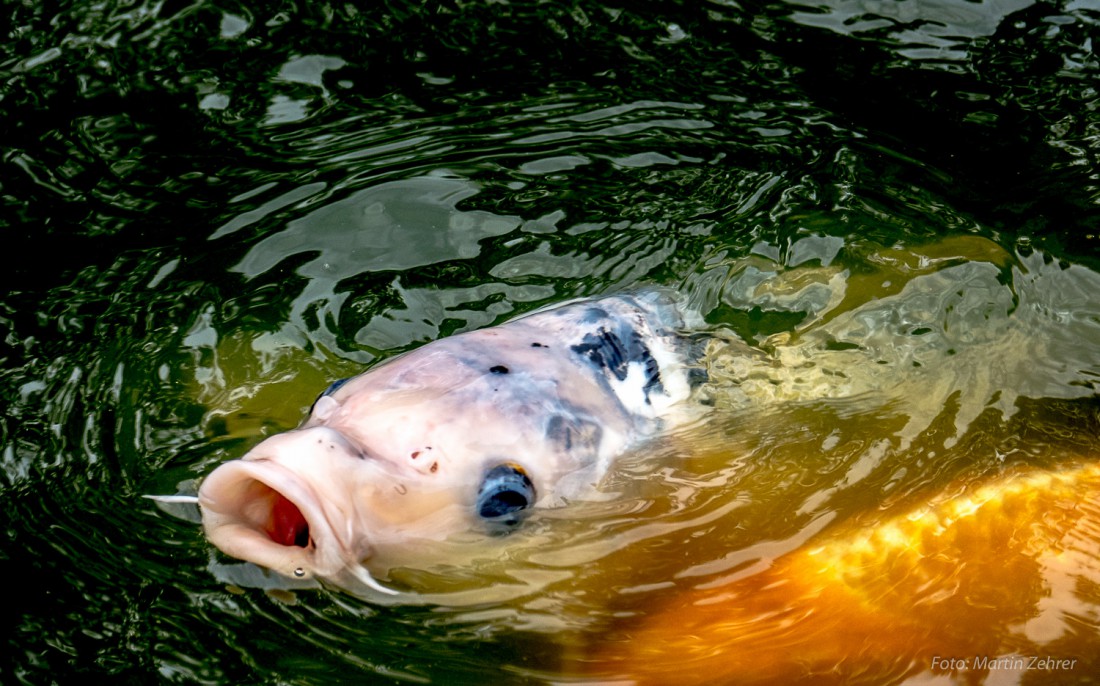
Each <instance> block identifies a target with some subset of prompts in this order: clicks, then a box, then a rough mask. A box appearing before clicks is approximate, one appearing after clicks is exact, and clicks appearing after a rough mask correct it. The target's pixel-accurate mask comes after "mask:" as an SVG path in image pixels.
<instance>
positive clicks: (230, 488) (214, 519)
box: [199, 457, 350, 578]
mask: <svg viewBox="0 0 1100 686" xmlns="http://www.w3.org/2000/svg"><path fill="white" fill-rule="evenodd" d="M254 483H259V484H262V485H263V486H264V487H266V488H268V489H270V490H271V491H274V492H276V493H278V494H280V495H282V496H283V497H284V498H286V499H287V500H288V501H290V503H291V504H293V505H294V506H295V507H297V508H298V511H299V512H300V513H301V515H302V517H303V518H304V519H305V521H306V524H307V526H308V527H309V545H308V546H306V547H305V548H302V547H300V546H284V545H282V544H280V543H277V542H275V541H273V540H270V538H269V537H268V536H267V534H266V532H264V531H263V523H262V520H263V519H265V518H266V517H268V516H270V510H267V509H266V508H265V507H264V506H262V505H261V506H257V505H256V503H255V498H251V499H250V498H249V497H248V495H247V494H246V491H247V490H248V489H249V488H251V487H252V484H254ZM199 507H200V508H201V510H202V512H203V519H204V524H205V525H206V528H207V533H208V536H209V537H210V538H211V540H212V541H213V542H214V543H215V545H217V546H218V547H219V548H222V549H223V550H225V547H224V546H223V545H220V544H219V538H218V537H217V536H216V529H217V528H218V527H220V526H226V525H229V526H234V527H237V531H238V532H239V531H240V527H243V528H245V529H248V530H251V531H252V532H254V533H255V534H258V535H259V536H263V537H267V539H268V540H267V543H268V544H269V546H268V547H270V551H268V552H271V553H272V556H274V551H275V549H276V548H283V549H286V550H285V552H287V553H288V556H289V557H294V558H296V559H299V560H301V561H302V562H308V566H309V567H311V569H304V568H301V567H295V568H294V569H293V570H289V571H288V570H286V569H279V568H277V567H275V566H274V565H271V564H262V563H261V565H262V566H268V567H272V568H273V569H276V571H279V572H281V573H283V574H285V575H287V576H295V577H298V578H302V576H303V575H304V574H309V573H311V572H312V574H313V575H317V576H327V575H329V574H331V573H333V572H335V571H336V569H338V567H339V566H342V561H343V560H344V559H347V558H348V553H349V543H350V542H349V541H344V540H342V538H341V536H340V535H339V533H338V532H337V530H336V528H335V527H333V526H332V523H331V522H330V521H329V519H328V517H327V516H326V514H325V511H324V508H323V506H322V504H321V501H320V499H319V498H318V497H317V495H316V493H315V492H314V490H313V488H312V487H311V486H310V485H309V483H308V481H307V480H306V479H303V478H302V477H301V476H299V475H298V474H296V473H295V472H294V471H293V470H291V469H288V468H286V467H285V466H283V465H280V464H279V463H278V462H276V461H274V460H272V459H271V458H266V457H260V458H254V459H246V460H234V461H232V462H226V463H225V464H222V465H221V466H219V467H218V468H217V469H215V470H214V471H213V472H211V473H210V474H209V475H208V476H207V477H206V479H205V480H204V481H203V483H202V486H201V487H200V488H199ZM254 538H255V537H254ZM226 552H228V553H229V554H230V555H234V553H233V552H232V551H231V550H227V551H226ZM291 553H296V554H293V555H291ZM234 556H235V557H236V556H237V555H234ZM244 559H248V558H247V557H245V558H244ZM299 569H301V570H302V573H299V571H298V570H299Z"/></svg>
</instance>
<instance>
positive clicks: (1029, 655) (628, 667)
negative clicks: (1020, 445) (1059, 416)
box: [580, 456, 1100, 684]
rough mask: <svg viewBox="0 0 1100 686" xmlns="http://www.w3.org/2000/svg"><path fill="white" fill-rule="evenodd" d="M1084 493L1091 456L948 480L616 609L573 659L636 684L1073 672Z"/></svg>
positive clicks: (1094, 522)
mask: <svg viewBox="0 0 1100 686" xmlns="http://www.w3.org/2000/svg"><path fill="white" fill-rule="evenodd" d="M1092 457H1093V458H1095V457H1096V456H1092ZM1098 498H1100V466H1098V465H1096V464H1088V465H1086V466H1074V467H1069V468H1065V469H1062V470H1058V471H1044V470H1022V471H1017V472H1015V473H1013V474H1011V475H1008V476H1004V477H1002V478H1000V479H998V480H996V481H994V482H991V483H987V484H985V485H980V486H976V487H963V488H961V489H957V490H956V491H955V492H951V491H950V490H948V491H947V492H945V493H944V494H943V495H941V496H940V497H938V498H936V499H934V500H933V501H932V502H931V503H930V504H928V505H926V506H922V507H918V508H916V509H913V510H910V511H908V512H905V513H903V514H900V515H895V516H890V517H886V518H884V519H882V521H880V522H877V523H872V524H863V525H845V526H843V527H840V528H838V529H837V530H834V532H833V533H832V535H830V536H828V537H827V538H826V539H825V540H824V541H823V542H821V543H820V544H819V545H809V546H805V547H803V548H800V549H799V550H797V551H795V552H793V553H790V554H789V555H787V556H785V557H782V558H780V559H779V560H777V561H776V562H775V563H774V564H773V565H772V566H771V567H770V568H769V569H767V570H765V571H763V572H760V573H757V574H754V575H752V576H748V577H746V578H740V579H737V580H735V581H733V582H730V583H721V582H719V583H715V582H714V581H713V580H712V581H711V583H707V582H706V581H704V582H703V583H700V584H698V585H696V586H695V587H693V588H691V589H690V590H687V591H685V592H683V593H680V594H678V595H673V596H672V597H671V598H669V599H668V600H667V601H666V602H664V603H663V604H658V605H657V606H656V607H654V608H651V609H648V610H646V611H645V612H644V613H643V616H642V617H641V618H639V617H626V618H624V619H622V620H620V621H618V622H617V623H616V624H615V625H614V627H613V628H612V629H611V631H609V632H608V633H606V634H604V639H603V640H601V641H599V642H598V644H597V645H595V647H594V648H592V649H591V650H590V652H589V654H588V655H586V656H585V657H584V659H583V661H582V662H581V663H580V665H581V667H580V669H581V671H583V672H585V673H586V674H587V675H589V676H595V677H598V678H603V679H609V680H610V679H627V680H629V681H631V682H634V683H639V684H667V683H676V684H714V683H790V682H800V681H801V682H809V683H875V684H883V683H897V682H900V681H903V680H905V679H906V678H912V677H918V679H917V680H918V681H923V680H927V679H933V677H940V678H939V679H933V680H934V681H941V680H947V681H948V682H961V683H984V682H986V681H987V680H989V679H991V675H993V674H994V673H996V676H997V678H996V679H995V680H991V681H989V683H1005V677H1011V678H1009V679H1008V681H1009V682H1011V683H1018V680H1019V679H1020V678H1027V677H1032V676H1034V677H1035V678H1037V679H1039V680H1040V681H1044V680H1045V679H1044V677H1047V678H1049V679H1051V680H1053V681H1064V680H1066V679H1068V680H1069V681H1076V678H1077V677H1080V678H1083V677H1084V676H1086V675H1087V674H1088V673H1089V671H1090V667H1089V664H1088V661H1089V660H1090V658H1091V652H1092V651H1091V649H1090V648H1089V643H1088V641H1087V640H1081V639H1082V638H1084V639H1088V638H1091V639H1092V640H1093V641H1094V640H1095V635H1096V632H1097V627H1098V621H1100V620H1098V612H1100V592H1098V589H1100V503H1098ZM1075 644H1077V646H1078V649H1077V650H1075V647H1074V646H1075ZM1082 647H1083V648H1084V650H1085V651H1088V652H1083V651H1082V650H1080V648H1082ZM1093 667H1095V665H1093ZM1075 672H1076V674H1075Z"/></svg>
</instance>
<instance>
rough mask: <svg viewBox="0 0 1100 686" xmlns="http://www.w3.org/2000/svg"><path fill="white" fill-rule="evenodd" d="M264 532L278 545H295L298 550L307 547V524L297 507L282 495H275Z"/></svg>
mask: <svg viewBox="0 0 1100 686" xmlns="http://www.w3.org/2000/svg"><path fill="white" fill-rule="evenodd" d="M266 531H267V535H268V536H270V537H271V540H272V541H275V542H276V543H278V544H280V545H296V546H298V547H299V548H305V547H306V546H308V545H309V523H308V522H306V518H305V517H303V516H302V511H301V510H299V509H298V506H297V505H295V504H294V503H292V502H290V501H289V500H287V499H286V497H285V496H283V494H282V493H277V494H275V503H274V505H273V506H272V507H271V520H270V522H268V525H267V527H266Z"/></svg>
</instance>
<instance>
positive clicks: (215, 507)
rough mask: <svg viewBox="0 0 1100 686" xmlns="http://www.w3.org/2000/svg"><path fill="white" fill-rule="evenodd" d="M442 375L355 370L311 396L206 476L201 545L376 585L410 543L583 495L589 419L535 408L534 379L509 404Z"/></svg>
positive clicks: (338, 580) (476, 383) (497, 523)
mask: <svg viewBox="0 0 1100 686" xmlns="http://www.w3.org/2000/svg"><path fill="white" fill-rule="evenodd" d="M379 371H381V370H379ZM452 376H454V377H456V378H459V380H458V381H456V382H454V383H449V384H447V385H446V386H445V390H443V391H441V390H440V388H441V384H440V383H439V382H438V380H436V379H433V380H431V382H430V383H424V380H423V379H420V378H417V377H415V376H414V377H413V378H412V380H410V378H405V379H402V380H394V379H389V378H386V375H385V374H375V375H364V376H363V377H359V378H356V379H352V380H351V381H350V382H349V383H348V384H346V385H345V386H344V387H343V388H341V389H340V391H339V392H338V393H334V394H331V395H325V396H322V397H321V398H319V399H318V401H317V403H316V404H315V406H314V408H313V411H312V413H311V416H310V418H309V420H308V421H307V422H306V423H305V424H304V425H303V427H302V428H300V429H296V430H293V431H288V432H286V433H282V434H278V435H275V436H272V437H270V438H267V439H265V440H264V441H262V442H261V443H259V444H258V445H256V446H255V447H254V448H253V449H252V450H251V451H249V453H248V454H246V455H245V456H244V457H243V458H241V459H239V460H233V461H230V462H227V463H225V464H223V465H221V466H219V467H218V468H217V469H215V470H214V471H213V472H212V473H211V474H210V475H208V476H207V477H206V479H205V480H204V481H203V483H202V486H201V488H200V490H199V504H200V507H201V510H202V514H203V523H204V528H205V530H206V534H207V537H208V538H209V539H210V541H211V542H212V543H213V544H214V545H215V546H217V547H218V548H219V549H221V550H222V551H223V552H225V553H226V554H228V555H230V556H232V557H236V558H239V559H243V560H246V561H249V562H252V563H255V564H258V565H260V566H262V567H266V568H268V569H271V570H273V571H276V572H278V573H280V574H283V575H285V576H287V577H290V578H297V579H307V578H317V579H320V580H325V581H328V582H331V583H332V584H333V585H335V586H338V587H341V588H346V589H347V588H351V589H354V588H355V587H356V586H357V585H361V584H357V580H358V582H362V584H365V585H368V586H371V587H373V588H375V589H376V590H378V589H379V586H378V585H377V584H376V583H373V578H372V577H371V576H370V573H369V572H368V571H367V570H368V569H370V568H371V567H385V566H386V561H387V560H388V559H391V558H393V556H394V554H398V556H400V553H401V552H402V551H403V550H407V549H408V548H409V547H410V546H416V545H417V544H419V543H423V542H431V541H442V540H446V539H450V538H453V537H456V536H459V535H467V536H468V535H469V534H470V533H471V532H472V533H473V534H474V537H475V538H476V537H477V536H478V535H484V536H493V535H499V534H501V533H504V532H507V531H510V530H512V529H513V528H514V527H516V526H517V525H519V523H520V522H521V520H522V519H523V517H524V516H525V515H526V514H527V513H528V512H529V511H530V510H531V509H532V508H533V507H534V506H535V505H536V503H541V504H547V503H550V502H554V501H560V500H561V499H562V498H563V497H566V498H569V497H576V495H577V494H578V493H579V492H580V491H582V490H583V489H584V488H586V487H594V482H595V481H596V477H595V473H596V467H597V463H598V457H599V455H598V453H599V450H600V446H601V438H603V436H602V431H601V430H599V429H596V428H595V427H594V426H593V425H592V423H591V422H588V421H586V420H583V419H582V418H580V417H577V416H575V415H573V414H569V413H568V412H567V411H564V410H562V409H561V408H559V407H557V406H556V405H555V406H554V407H553V408H549V406H547V405H545V403H544V405H543V406H539V402H540V401H539V400H538V398H539V394H538V392H537V391H538V388H537V386H538V381H537V380H528V382H529V383H528V384H527V385H525V387H524V388H523V390H522V391H517V393H520V394H521V395H522V397H509V396H510V394H509V392H508V391H507V389H505V388H502V387H500V386H499V385H498V386H492V384H493V383H494V380H493V379H492V376H494V375H493V374H489V375H486V376H485V377H484V378H479V377H475V376H474V375H470V378H465V379H462V378H460V377H462V374H461V370H459V371H457V372H454V373H453V374H452ZM414 381H415V382H414ZM531 384H533V387H532V386H531ZM493 388H496V389H497V391H496V393H495V396H494V391H493ZM486 397H494V402H486V401H485V400H484V398H486ZM555 397H556V396H555ZM548 408H549V409H553V410H554V411H553V412H550V413H549V414H548V413H547V409H548Z"/></svg>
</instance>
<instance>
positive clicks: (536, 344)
mask: <svg viewBox="0 0 1100 686" xmlns="http://www.w3.org/2000/svg"><path fill="white" fill-rule="evenodd" d="M531 347H532V348H545V347H546V346H545V345H543V344H542V343H532V344H531Z"/></svg>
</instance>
